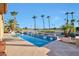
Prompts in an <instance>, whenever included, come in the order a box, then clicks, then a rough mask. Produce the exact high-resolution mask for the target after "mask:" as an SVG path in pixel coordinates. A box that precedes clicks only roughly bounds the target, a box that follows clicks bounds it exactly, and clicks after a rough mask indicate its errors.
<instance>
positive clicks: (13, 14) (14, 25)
mask: <svg viewBox="0 0 79 59" xmlns="http://www.w3.org/2000/svg"><path fill="white" fill-rule="evenodd" d="M10 13H11V15H12V16H13V17H14V21H13V28H14V29H13V31H15V29H16V15H17V14H18V12H16V11H13V12H10Z"/></svg>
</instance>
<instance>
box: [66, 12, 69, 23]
mask: <svg viewBox="0 0 79 59" xmlns="http://www.w3.org/2000/svg"><path fill="white" fill-rule="evenodd" d="M68 14H69V12H66V13H65V15H66V19H65V20H66V24H68V23H69V20H68Z"/></svg>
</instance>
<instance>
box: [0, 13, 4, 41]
mask: <svg viewBox="0 0 79 59" xmlns="http://www.w3.org/2000/svg"><path fill="white" fill-rule="evenodd" d="M3 33H4V29H3V14H0V41H2V38H3Z"/></svg>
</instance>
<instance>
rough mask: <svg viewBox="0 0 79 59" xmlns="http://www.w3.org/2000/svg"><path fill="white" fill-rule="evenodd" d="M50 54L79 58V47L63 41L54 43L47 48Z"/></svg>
mask: <svg viewBox="0 0 79 59" xmlns="http://www.w3.org/2000/svg"><path fill="white" fill-rule="evenodd" d="M46 47H47V48H48V49H49V50H50V52H49V53H48V56H79V47H78V46H76V45H73V44H67V43H64V42H61V41H54V42H52V43H49V44H48V45H47V46H46Z"/></svg>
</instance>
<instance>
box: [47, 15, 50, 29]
mask: <svg viewBox="0 0 79 59" xmlns="http://www.w3.org/2000/svg"><path fill="white" fill-rule="evenodd" d="M47 19H48V23H49V29H50V16H47Z"/></svg>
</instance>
